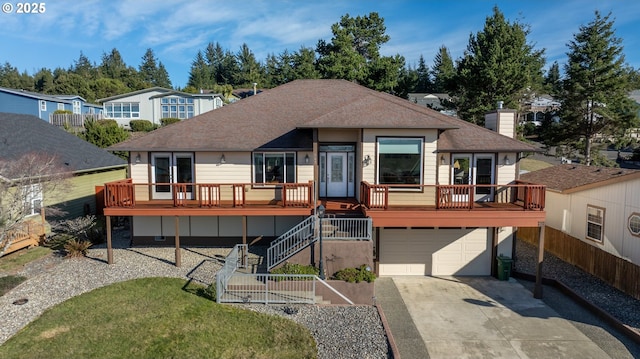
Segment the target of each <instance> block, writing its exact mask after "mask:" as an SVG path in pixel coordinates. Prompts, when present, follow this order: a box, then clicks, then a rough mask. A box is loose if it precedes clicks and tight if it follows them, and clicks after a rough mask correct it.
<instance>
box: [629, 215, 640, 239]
mask: <svg viewBox="0 0 640 359" xmlns="http://www.w3.org/2000/svg"><path fill="white" fill-rule="evenodd" d="M629 232H631V234H633V235H634V236H637V237H640V213H633V214H631V216H629Z"/></svg>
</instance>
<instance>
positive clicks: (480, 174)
mask: <svg viewBox="0 0 640 359" xmlns="http://www.w3.org/2000/svg"><path fill="white" fill-rule="evenodd" d="M493 159H494V156H493V154H476V155H471V154H454V155H453V156H452V160H453V165H452V166H451V183H452V184H457V185H477V186H476V187H475V192H474V193H473V200H474V201H476V202H478V201H491V200H493V193H494V188H493V187H491V186H489V185H492V184H493V177H494V165H493ZM483 185H486V186H483ZM453 200H454V201H455V202H467V201H469V191H468V190H466V189H462V188H460V189H456V190H455V194H454V196H453Z"/></svg>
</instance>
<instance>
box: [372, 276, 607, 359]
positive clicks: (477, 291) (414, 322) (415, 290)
mask: <svg viewBox="0 0 640 359" xmlns="http://www.w3.org/2000/svg"><path fill="white" fill-rule="evenodd" d="M380 279H382V281H381V282H380V283H379V284H377V285H376V298H377V300H378V303H379V304H380V305H381V306H382V309H383V310H384V312H385V315H386V316H387V319H388V322H389V326H390V327H391V332H392V334H393V336H394V339H395V341H396V343H397V345H398V348H399V352H400V356H401V357H402V359H410V358H432V359H438V358H532V359H533V358H536V359H538V358H585V359H586V358H594V359H596V358H610V356H609V355H607V353H605V352H604V351H603V350H602V349H601V348H600V347H599V346H598V345H596V344H595V343H594V342H593V341H591V339H589V338H588V337H587V336H585V335H584V334H583V333H582V332H581V331H579V330H578V329H577V328H576V327H575V326H573V325H572V324H571V323H570V322H569V321H567V320H565V319H563V318H562V317H561V316H560V315H558V313H557V312H555V311H554V310H553V309H551V308H550V307H549V306H547V305H546V304H545V303H544V302H543V301H541V300H538V299H535V298H533V296H532V294H531V292H530V291H528V290H527V289H525V288H524V287H523V286H522V285H521V284H520V283H518V282H517V281H515V280H514V279H510V280H508V281H499V280H496V279H494V278H491V277H393V279H392V282H393V283H390V281H388V279H387V278H380ZM385 280H387V281H386V282H385ZM391 284H394V285H391ZM393 287H395V288H393ZM394 289H395V290H396V291H397V293H398V294H399V296H400V298H397V297H396V298H395V299H394V298H393V296H394V293H393V290H394ZM382 290H387V291H388V292H387V293H382V292H381V291H382ZM402 304H404V306H405V308H406V311H407V312H406V313H405V314H404V315H405V317H402V315H403V314H402V310H401V309H400V308H398V307H399V306H400V305H402ZM388 310H389V312H388ZM396 313H400V315H401V316H400V317H397V318H394V316H395V315H396ZM407 313H408V315H409V318H410V319H411V320H408V319H409V318H406V314H407ZM412 326H413V328H415V330H417V332H418V333H419V335H420V338H421V339H422V341H423V343H424V346H425V347H426V351H427V353H428V354H425V353H421V352H420V350H417V351H416V350H413V349H411V344H412V343H413V344H415V343H416V341H415V339H416V338H415V337H412V336H413V335H414V333H415V331H412V330H411V327H412ZM405 335H409V337H408V338H403V337H404V336H405Z"/></svg>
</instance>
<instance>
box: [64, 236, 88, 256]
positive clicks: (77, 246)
mask: <svg viewBox="0 0 640 359" xmlns="http://www.w3.org/2000/svg"><path fill="white" fill-rule="evenodd" d="M91 245H92V243H91V242H89V241H85V240H80V239H76V238H72V239H70V240H68V241H67V243H65V244H64V250H65V251H66V252H67V255H66V256H67V257H70V258H79V257H85V256H86V255H87V249H89V247H91Z"/></svg>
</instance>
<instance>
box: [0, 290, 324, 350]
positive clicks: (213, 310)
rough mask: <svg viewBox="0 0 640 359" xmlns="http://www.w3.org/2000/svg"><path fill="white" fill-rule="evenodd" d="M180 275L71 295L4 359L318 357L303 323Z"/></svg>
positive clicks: (18, 338) (10, 344)
mask: <svg viewBox="0 0 640 359" xmlns="http://www.w3.org/2000/svg"><path fill="white" fill-rule="evenodd" d="M201 292H202V290H201V288H199V287H194V286H190V285H187V282H185V281H184V280H181V279H177V278H144V279H136V280H132V281H127V282H122V283H116V284H113V285H110V286H107V287H103V288H99V289H96V290H94V291H91V292H89V293H86V294H83V295H81V296H78V297H74V298H71V299H69V300H68V301H66V302H64V303H61V304H59V305H57V306H55V307H53V308H51V309H50V310H48V311H46V312H45V313H44V314H43V315H42V316H41V317H40V318H38V319H37V320H35V321H34V322H32V323H31V324H29V325H28V326H27V327H26V328H24V329H23V330H21V331H20V332H19V333H18V334H16V335H15V336H14V337H12V338H11V339H9V340H8V341H7V342H6V343H4V344H3V345H2V346H0V358H52V359H53V358H154V359H155V358H315V357H316V355H317V350H316V345H315V341H314V339H313V337H312V336H311V334H310V332H309V331H308V330H307V329H306V328H305V327H303V326H301V325H299V324H297V323H295V322H293V321H290V320H287V319H285V318H281V317H275V316H269V315H266V314H261V313H255V312H251V311H247V310H242V309H239V308H236V307H232V306H228V305H221V304H217V303H215V302H213V301H211V300H209V299H207V298H204V297H203V296H201V295H198V294H199V293H201Z"/></svg>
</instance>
